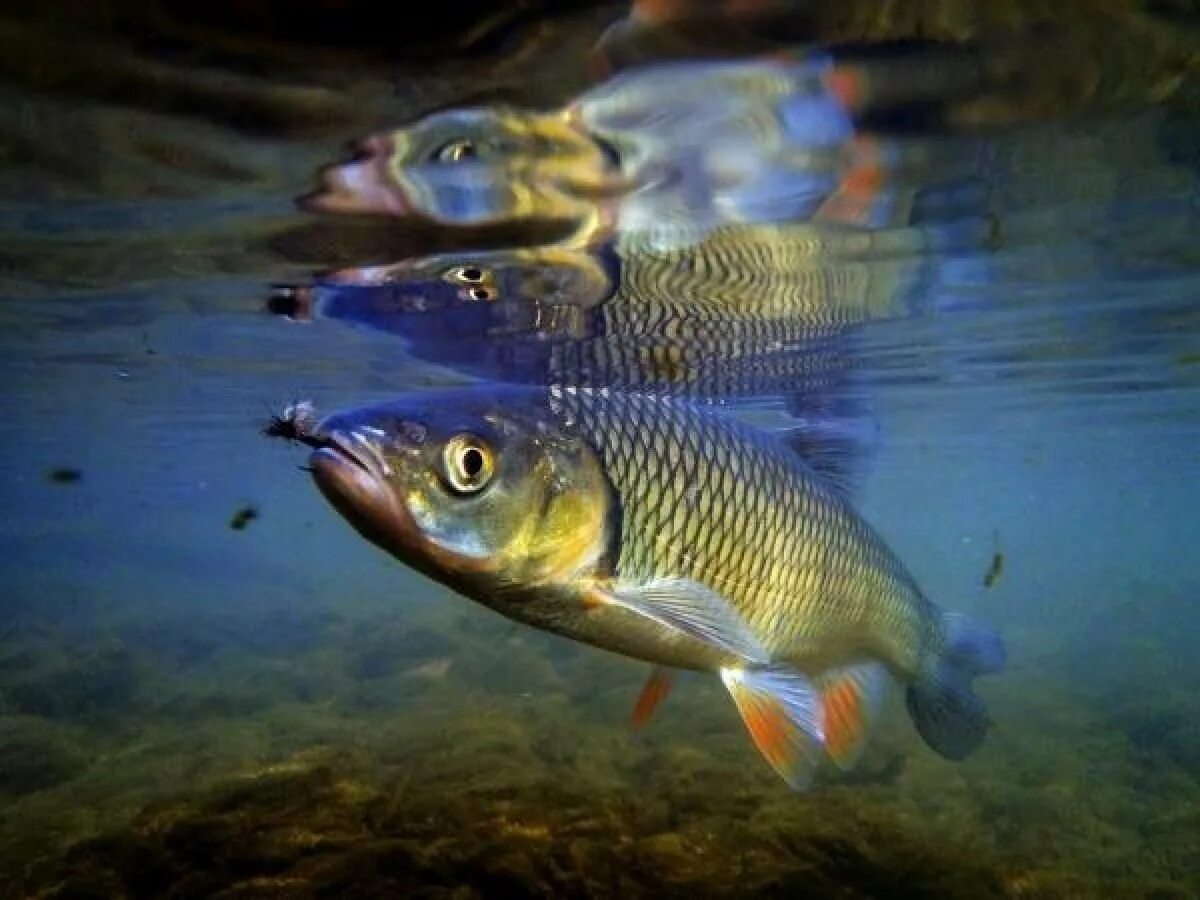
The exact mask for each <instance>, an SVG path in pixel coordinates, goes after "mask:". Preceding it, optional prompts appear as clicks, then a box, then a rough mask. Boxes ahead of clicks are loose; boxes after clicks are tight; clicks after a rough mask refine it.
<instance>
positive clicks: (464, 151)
mask: <svg viewBox="0 0 1200 900" xmlns="http://www.w3.org/2000/svg"><path fill="white" fill-rule="evenodd" d="M450 155H451V157H452V158H454V159H467V158H469V157H472V156H474V155H475V145H474V144H472V143H469V142H467V141H463V142H462V143H461V144H455V145H454V149H453V150H452V151H451V152H450Z"/></svg>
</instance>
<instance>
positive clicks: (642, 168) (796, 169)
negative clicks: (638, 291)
mask: <svg viewBox="0 0 1200 900" xmlns="http://www.w3.org/2000/svg"><path fill="white" fill-rule="evenodd" d="M831 68H832V63H831V62H830V60H829V59H828V58H827V57H826V56H825V55H824V54H820V53H814V54H812V56H811V57H808V56H805V57H801V58H797V59H792V60H787V61H782V60H761V61H745V62H743V61H713V62H674V63H669V64H663V65H658V66H649V67H646V68H642V69H638V70H635V71H631V72H627V73H622V74H620V75H617V76H616V77H614V78H612V79H609V80H608V81H606V82H604V83H603V84H600V85H597V86H596V87H593V88H591V89H589V90H588V91H585V92H584V93H582V94H580V95H579V96H577V97H575V98H574V99H573V100H571V101H569V102H568V103H566V104H564V105H563V106H561V107H559V108H557V109H542V110H536V109H522V108H518V107H512V106H502V105H496V106H487V107H462V108H451V109H444V110H438V111H435V112H432V113H429V114H427V115H425V116H422V117H420V118H418V119H416V120H414V121H411V122H409V123H408V124H406V125H404V126H402V127H399V128H395V129H392V130H391V131H385V132H379V133H376V134H373V135H370V136H368V137H366V138H363V139H361V140H359V141H358V142H357V144H356V145H355V152H354V153H353V155H352V158H351V159H350V160H348V161H343V162H340V163H335V164H332V165H329V166H326V167H324V168H323V169H322V170H321V171H320V172H319V174H318V185H317V187H316V189H315V190H313V191H312V192H310V193H308V194H306V195H305V196H303V197H302V198H300V201H299V202H300V204H301V206H302V207H303V208H305V209H307V210H310V211H315V212H325V213H366V214H373V215H381V216H389V217H394V218H400V219H403V220H406V221H409V222H421V223H425V224H432V225H435V226H436V227H437V228H439V229H443V230H447V231H451V230H454V229H462V228H469V229H480V228H500V227H504V228H513V227H519V226H523V225H524V226H528V225H530V224H533V223H537V224H545V223H561V224H562V225H563V228H564V231H565V236H564V240H565V241H567V242H568V243H571V244H572V245H574V246H586V245H588V244H591V243H594V242H596V241H597V240H603V239H605V238H607V237H611V236H613V235H614V234H626V233H637V234H650V235H652V236H653V239H654V240H655V241H657V242H659V243H660V244H663V245H667V244H674V245H679V244H681V243H685V242H687V241H691V240H695V239H697V237H701V236H703V235H704V234H706V233H707V231H708V230H709V229H711V228H714V227H718V226H720V225H722V224H728V223H730V222H739V221H740V222H747V221H748V222H784V221H798V220H808V219H813V220H819V221H825V222H828V223H832V224H837V225H864V226H881V225H883V224H895V223H898V222H902V221H904V220H905V218H906V216H907V212H908V209H909V206H910V201H911V198H909V197H908V196H907V194H905V193H904V192H901V193H899V194H897V193H895V192H893V191H892V190H891V184H890V177H889V175H890V172H891V171H892V170H893V168H895V167H897V166H900V165H910V164H912V163H913V161H912V160H907V159H906V158H904V155H903V153H902V152H901V150H900V148H899V146H893V144H892V143H886V144H885V143H884V142H880V141H877V140H874V139H871V138H869V137H866V136H863V135H860V134H858V132H857V131H856V129H855V125H854V121H853V116H852V114H851V112H850V111H849V110H847V109H846V108H845V106H844V105H843V104H842V102H841V100H840V99H839V97H838V96H837V95H836V94H835V93H834V92H833V91H832V90H831V89H830V87H829V86H828V82H829V78H830V72H831Z"/></svg>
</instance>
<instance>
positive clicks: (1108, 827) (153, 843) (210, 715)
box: [0, 603, 1200, 897]
mask: <svg viewBox="0 0 1200 900" xmlns="http://www.w3.org/2000/svg"><path fill="white" fill-rule="evenodd" d="M245 615H246V618H245V619H244V620H242V621H239V622H236V623H230V622H228V621H221V622H216V621H214V622H212V623H210V624H209V626H208V628H206V627H205V626H204V625H202V624H199V623H198V622H197V619H196V617H195V616H194V615H193V616H191V617H189V618H188V619H186V620H182V619H181V620H180V621H178V622H177V623H176V624H175V626H174V627H175V628H180V629H182V628H184V627H186V628H187V630H188V631H189V633H190V634H191V641H190V642H189V641H183V640H181V639H179V638H178V636H176V637H174V638H172V637H171V636H170V631H171V630H172V626H171V625H170V622H169V621H160V622H158V623H157V625H156V627H155V629H154V634H155V635H156V641H155V645H154V646H153V647H146V646H144V645H141V644H138V643H136V642H135V641H133V640H132V639H130V637H129V634H131V633H137V632H138V628H139V625H138V623H132V622H131V623H129V624H128V625H127V626H122V625H120V624H113V625H112V626H111V627H110V628H109V629H108V630H107V632H108V637H107V638H106V640H107V641H109V643H108V644H106V645H105V646H104V647H102V648H96V649H95V651H94V652H92V653H90V654H89V653H82V654H78V657H79V659H80V660H81V662H80V665H79V666H78V667H77V669H71V668H70V667H67V666H66V665H65V664H64V663H63V661H62V660H61V659H57V658H56V659H51V660H50V661H48V662H45V664H44V665H39V659H40V658H41V657H42V656H45V655H47V654H51V655H52V648H54V647H55V646H56V644H55V642H52V641H47V640H46V635H44V634H41V635H35V634H27V635H26V636H25V637H24V638H21V637H18V638H17V639H15V640H14V639H12V638H9V639H8V641H7V642H6V647H5V651H6V652H5V653H4V654H0V690H4V691H5V692H6V694H5V696H8V692H10V691H11V686H12V685H13V684H20V685H24V686H25V690H26V691H29V690H31V685H33V684H35V683H36V679H34V678H33V677H32V676H30V675H29V672H30V671H37V672H40V673H41V676H40V677H42V678H43V679H45V681H46V683H47V684H50V685H61V684H64V683H67V682H65V681H64V679H65V678H67V677H68V676H67V674H66V673H68V672H72V671H74V672H77V673H81V672H91V671H97V670H100V671H102V670H103V666H116V668H117V670H118V671H119V670H121V669H122V668H123V667H127V668H129V669H131V670H134V671H137V672H139V673H141V674H140V676H139V687H138V689H137V690H136V691H135V692H134V694H133V697H132V699H131V698H130V697H129V696H127V695H125V694H124V693H123V692H122V691H120V690H118V691H115V692H113V693H111V694H102V695H101V696H107V697H111V699H112V700H113V702H114V706H113V707H112V708H111V709H109V710H108V711H107V713H106V714H105V715H102V716H98V715H96V714H95V713H96V709H95V704H96V703H97V702H98V700H97V699H96V698H95V697H93V698H92V699H90V700H87V701H86V702H83V701H72V702H69V703H65V704H61V705H58V706H54V707H51V708H47V709H45V710H43V712H44V713H46V715H31V714H30V713H28V712H21V713H19V714H17V713H12V712H11V711H10V713H9V714H7V715H5V716H2V717H0V762H3V763H4V764H5V765H4V768H5V770H6V771H8V772H12V773H16V775H15V776H9V777H8V779H7V781H5V782H4V783H2V784H0V791H3V792H5V793H4V796H5V797H6V800H7V806H6V808H5V810H4V812H3V814H0V871H4V872H7V873H9V877H10V880H11V879H15V881H14V882H13V883H15V884H17V885H19V890H20V891H21V892H24V893H38V894H39V895H42V896H53V897H74V896H130V897H142V896H145V897H150V896H156V897H157V896H174V897H193V896H195V897H199V896H230V897H234V896H237V897H263V896H313V895H329V894H337V895H346V896H381V895H398V896H414V897H423V896H428V897H437V896H462V897H489V896H526V897H549V896H610V895H613V894H620V895H621V896H634V897H636V896H667V897H671V896H685V895H691V896H697V895H698V896H727V897H728V896H747V895H757V896H785V895H786V896H811V897H824V896H837V897H878V896H922V897H988V896H995V897H1079V896H1105V895H1109V896H1111V895H1112V894H1111V893H1110V892H1112V891H1116V892H1117V893H1120V894H1123V895H1129V896H1150V895H1155V896H1162V897H1173V896H1179V897H1182V896H1187V895H1189V894H1191V893H1194V892H1195V891H1196V890H1197V889H1198V888H1200V884H1198V883H1197V876H1196V873H1195V872H1194V871H1193V868H1192V866H1191V861H1192V860H1194V859H1195V858H1196V853H1197V852H1200V839H1198V838H1197V837H1195V835H1198V834H1200V813H1198V812H1197V810H1200V776H1198V774H1197V771H1196V756H1195V748H1196V746H1197V745H1198V743H1197V735H1196V732H1195V727H1194V725H1193V724H1192V723H1194V722H1195V721H1196V716H1195V713H1196V708H1195V706H1194V701H1191V700H1190V698H1189V697H1187V696H1186V695H1184V694H1181V695H1179V696H1163V697H1161V698H1160V701H1159V702H1158V703H1157V704H1154V705H1150V706H1147V705H1145V704H1143V705H1141V706H1138V705H1135V704H1133V703H1122V704H1119V705H1118V706H1117V707H1113V706H1112V703H1111V700H1112V695H1111V694H1110V695H1107V696H1106V698H1105V700H1106V701H1107V702H1100V699H1099V698H1098V697H1096V696H1093V695H1090V694H1086V693H1083V694H1081V693H1079V692H1077V691H1074V690H1072V689H1071V687H1070V681H1069V679H1067V678H1066V677H1065V676H1064V673H1065V672H1067V671H1069V665H1066V664H1065V663H1063V662H1062V661H1061V660H1060V661H1056V660H1055V658H1054V657H1053V656H1043V657H1040V658H1039V657H1038V656H1037V655H1036V654H1030V657H1029V658H1030V659H1031V660H1032V662H1030V663H1029V664H1027V665H1026V666H1024V667H1023V668H1022V669H1019V670H1018V671H1016V672H1013V673H1011V675H1009V676H1006V678H1005V679H1002V680H999V681H997V683H996V684H995V685H994V686H992V688H991V689H990V693H989V697H988V701H989V705H990V706H991V707H992V709H993V716H994V718H995V720H996V725H995V728H994V730H993V733H992V734H991V735H990V737H989V739H988V741H987V742H986V743H985V745H984V747H983V749H982V750H981V751H980V753H979V754H978V755H977V756H976V757H973V758H972V759H971V760H969V761H968V762H966V763H964V764H961V765H953V764H950V763H948V762H946V761H944V760H941V759H939V758H937V757H936V756H934V755H933V754H932V753H930V752H929V751H928V750H926V749H925V748H924V747H923V746H922V745H921V744H920V742H919V739H917V738H916V737H915V735H914V734H913V732H912V730H911V728H910V726H908V725H907V723H906V721H905V717H904V715H903V712H902V710H900V709H899V708H894V709H890V710H889V712H888V715H887V717H886V721H885V722H884V724H883V727H882V729H881V733H880V735H879V738H878V740H877V741H876V742H875V744H874V745H873V746H872V747H871V748H870V749H869V751H868V754H867V756H866V758H865V759H864V760H863V763H862V765H861V767H860V769H859V770H858V771H856V772H854V773H851V774H849V775H843V776H839V775H837V774H835V773H828V774H827V775H826V776H825V777H824V778H823V779H822V782H823V783H822V785H821V786H820V788H819V789H818V790H816V791H814V792H812V793H809V794H805V795H795V794H792V793H791V792H789V791H788V790H787V789H786V788H785V787H784V786H782V785H781V784H780V783H779V782H778V780H777V779H776V778H775V776H774V775H773V773H771V772H770V771H769V769H767V767H765V766H763V765H762V764H761V762H760V761H759V760H758V758H757V757H756V755H755V753H754V751H753V749H752V747H751V746H750V745H749V742H748V741H747V740H746V738H745V736H744V734H743V733H742V729H741V726H740V723H739V722H738V720H737V717H736V714H735V713H734V712H733V711H732V710H731V708H730V705H729V703H728V700H727V698H725V697H724V695H723V692H722V691H721V689H720V686H719V684H718V683H716V682H715V680H714V679H711V678H706V677H704V676H701V675H695V676H691V677H687V676H685V677H683V678H681V679H680V682H679V684H678V685H677V686H676V688H675V690H674V692H673V693H672V695H671V696H670V697H669V698H668V701H667V702H666V703H665V704H664V707H663V709H662V710H661V711H660V712H659V714H658V716H657V717H656V719H655V720H654V721H653V722H652V723H651V724H650V725H649V727H648V728H647V729H645V730H644V731H642V732H638V733H632V732H631V731H630V730H629V729H628V727H627V725H626V723H627V721H628V716H629V713H630V710H631V705H632V702H633V699H634V698H635V697H636V695H637V692H638V689H639V687H640V683H641V681H642V679H643V678H644V677H645V667H644V666H641V665H638V664H635V663H632V662H630V661H627V660H623V659H621V658H619V657H614V656H611V655H608V654H605V653H602V652H600V651H595V650H591V649H588V648H584V647H579V646H576V645H573V644H571V643H569V642H566V641H563V640H559V639H556V638H553V637H550V636H547V635H542V634H539V633H535V632H529V631H525V630H518V631H514V630H513V628H512V626H511V625H510V623H508V622H505V621H504V620H501V619H499V618H498V617H495V616H493V615H490V614H488V613H486V612H483V611H475V610H466V611H464V608H463V607H461V606H457V605H455V604H452V603H448V604H445V605H443V606H429V605H417V606H409V607H406V608H405V609H404V611H403V612H399V611H390V612H388V611H383V612H381V611H378V610H371V609H358V610H354V609H347V610H344V611H342V612H341V613H339V614H337V615H331V614H326V613H321V612H316V611H314V612H312V613H310V614H302V613H300V612H298V611H297V612H295V613H294V614H293V615H292V616H291V617H290V618H288V617H283V620H282V628H283V634H284V636H285V638H288V639H292V640H294V641H295V642H294V643H292V644H290V645H288V644H286V643H285V638H280V637H276V638H274V639H272V640H266V639H264V638H263V637H261V636H259V637H253V635H254V634H255V632H257V631H259V630H261V628H262V627H263V621H262V619H261V617H262V616H263V615H264V612H263V611H262V610H258V611H255V612H249V611H247V613H246V614H245ZM202 621H203V620H201V622H202ZM140 628H141V629H143V630H144V629H145V625H144V623H141V624H140ZM208 629H211V630H212V631H213V632H214V634H216V635H226V633H227V632H231V633H233V634H238V635H241V641H240V643H237V642H232V641H228V642H226V643H225V645H224V646H222V648H221V649H220V650H212V649H211V648H210V650H208V651H205V652H197V651H196V649H195V647H194V644H196V643H198V644H200V645H204V644H205V643H206V636H205V632H206V630H208ZM212 640H215V638H212ZM114 641H115V642H117V643H112V642H114ZM163 647H169V648H173V649H172V651H171V652H172V653H174V652H179V653H180V658H182V659H185V660H187V665H186V666H184V667H178V666H177V667H176V668H174V669H173V668H172V667H171V666H164V665H162V660H163V659H164V658H165V657H164V656H163V655H162V653H163V649H162V648H163ZM114 648H117V649H114ZM156 654H157V655H156ZM447 658H448V659H449V660H450V661H451V664H450V665H449V666H448V667H446V668H444V669H440V670H438V672H437V673H436V674H435V675H433V676H429V675H428V674H424V675H414V674H413V672H414V670H421V669H422V666H423V665H425V664H426V663H427V662H428V661H430V660H439V659H447ZM114 660H117V661H119V660H124V662H119V663H117V662H114ZM5 663H6V664H5ZM97 667H100V668H99V669H97ZM1151 673H1152V677H1153V670H1151ZM116 682H117V683H120V679H116ZM1126 687H1127V690H1129V691H1130V692H1131V693H1133V692H1136V689H1137V687H1138V685H1136V684H1132V685H1127V686H1126ZM67 695H68V696H78V690H76V689H72V690H71V691H68V692H67ZM14 778H15V779H16V780H15V781H14ZM14 784H16V785H17V786H16V787H15V788H14V786H13V785H14Z"/></svg>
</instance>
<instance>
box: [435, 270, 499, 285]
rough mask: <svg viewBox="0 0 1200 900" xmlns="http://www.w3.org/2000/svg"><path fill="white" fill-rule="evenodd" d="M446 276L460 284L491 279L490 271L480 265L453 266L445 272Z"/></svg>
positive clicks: (478, 282) (477, 282)
mask: <svg viewBox="0 0 1200 900" xmlns="http://www.w3.org/2000/svg"><path fill="white" fill-rule="evenodd" d="M446 278H448V279H450V280H451V281H457V282H460V283H462V284H483V283H484V282H485V281H490V280H491V278H492V273H491V272H490V271H488V270H487V269H484V268H482V267H480V266H455V267H454V268H453V269H449V270H448V271H447V272H446Z"/></svg>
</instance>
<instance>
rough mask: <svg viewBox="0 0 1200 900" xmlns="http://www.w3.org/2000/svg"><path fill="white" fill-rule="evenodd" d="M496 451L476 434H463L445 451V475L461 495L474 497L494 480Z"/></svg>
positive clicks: (448, 484)
mask: <svg viewBox="0 0 1200 900" xmlns="http://www.w3.org/2000/svg"><path fill="white" fill-rule="evenodd" d="M493 471H494V460H493V456H492V449H491V448H490V447H489V446H488V445H487V444H485V443H484V442H483V441H481V440H480V439H479V438H477V437H475V436H474V435H473V434H459V435H456V436H454V437H452V438H450V440H448V441H447V442H446V446H445V447H444V448H442V475H443V477H444V478H445V481H446V484H447V486H448V487H449V488H450V489H451V490H452V491H454V492H456V493H459V494H474V493H476V492H478V491H481V490H483V489H484V488H485V487H487V484H488V482H489V481H491V480H492V473H493Z"/></svg>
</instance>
